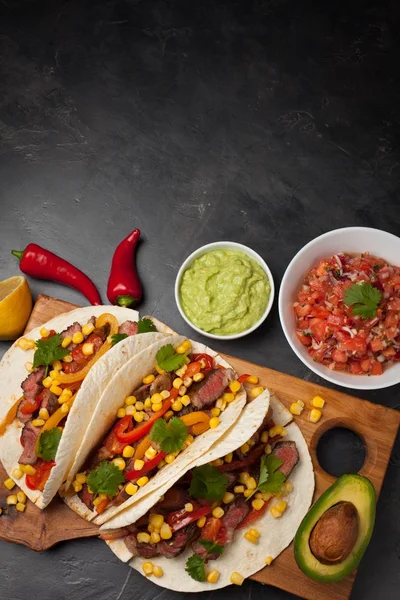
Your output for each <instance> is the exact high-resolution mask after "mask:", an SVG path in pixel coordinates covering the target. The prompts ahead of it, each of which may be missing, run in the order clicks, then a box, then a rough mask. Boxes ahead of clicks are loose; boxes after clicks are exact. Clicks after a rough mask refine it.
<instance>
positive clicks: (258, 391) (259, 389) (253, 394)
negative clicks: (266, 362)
mask: <svg viewBox="0 0 400 600" xmlns="http://www.w3.org/2000/svg"><path fill="white" fill-rule="evenodd" d="M263 391H264V388H263V387H262V386H258V387H253V388H252V389H251V390H250V396H251V397H252V398H257V397H258V396H259V395H260V394H262V393H263Z"/></svg>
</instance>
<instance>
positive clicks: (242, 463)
mask: <svg viewBox="0 0 400 600" xmlns="http://www.w3.org/2000/svg"><path fill="white" fill-rule="evenodd" d="M264 448H265V445H264V444H261V445H260V446H256V447H255V448H254V449H253V450H252V451H251V452H249V453H248V455H247V456H246V458H244V459H243V460H233V461H232V462H231V463H224V464H223V465H220V466H219V467H217V469H218V471H222V472H223V473H224V472H225V471H237V470H238V469H245V468H247V467H251V465H254V464H255V463H256V462H257V461H258V460H259V459H260V458H261V456H262V455H263V454H264Z"/></svg>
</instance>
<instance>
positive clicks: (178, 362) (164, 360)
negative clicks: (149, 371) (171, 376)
mask: <svg viewBox="0 0 400 600" xmlns="http://www.w3.org/2000/svg"><path fill="white" fill-rule="evenodd" d="M156 360H157V364H158V366H159V367H160V369H163V370H164V371H168V372H170V371H176V370H177V369H179V368H180V367H182V366H183V365H184V364H185V362H186V360H185V355H184V354H177V353H176V352H175V350H174V347H173V345H172V344H167V345H166V346H162V347H161V348H160V349H159V351H158V352H157V354H156Z"/></svg>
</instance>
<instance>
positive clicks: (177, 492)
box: [157, 485, 189, 512]
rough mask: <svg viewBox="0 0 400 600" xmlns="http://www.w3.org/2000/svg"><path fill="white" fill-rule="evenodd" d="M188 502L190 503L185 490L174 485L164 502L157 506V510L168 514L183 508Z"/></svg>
mask: <svg viewBox="0 0 400 600" xmlns="http://www.w3.org/2000/svg"><path fill="white" fill-rule="evenodd" d="M186 502H189V495H188V493H187V491H186V490H185V489H184V488H181V487H178V486H177V485H174V486H173V487H172V488H170V489H169V490H167V491H166V492H165V494H164V498H163V500H161V501H160V502H159V503H158V504H157V508H159V509H161V510H166V511H168V512H170V511H173V510H179V509H180V508H183V506H184V505H185V503H186Z"/></svg>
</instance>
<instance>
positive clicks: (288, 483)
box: [283, 481, 294, 494]
mask: <svg viewBox="0 0 400 600" xmlns="http://www.w3.org/2000/svg"><path fill="white" fill-rule="evenodd" d="M283 486H284V488H285V491H286V493H287V494H290V493H291V492H293V488H294V485H293V483H292V482H291V481H285V483H284V484H283Z"/></svg>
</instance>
